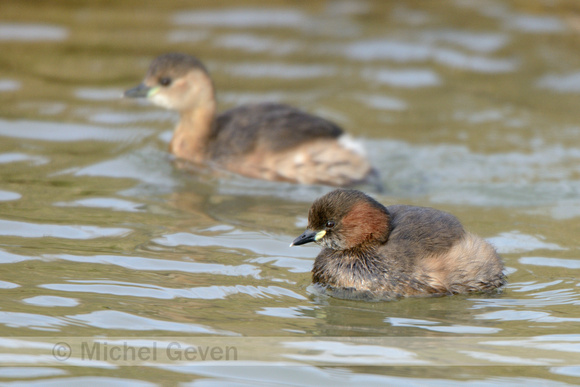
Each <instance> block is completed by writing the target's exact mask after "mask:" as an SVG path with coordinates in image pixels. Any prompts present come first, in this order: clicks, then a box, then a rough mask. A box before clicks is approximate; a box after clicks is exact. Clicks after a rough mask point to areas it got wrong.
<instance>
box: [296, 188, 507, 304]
mask: <svg viewBox="0 0 580 387" xmlns="http://www.w3.org/2000/svg"><path fill="white" fill-rule="evenodd" d="M308 242H316V243H318V244H320V245H321V246H322V247H323V250H322V251H321V252H320V254H318V256H317V257H316V260H315V262H314V268H313V269H312V274H313V275H312V280H313V282H314V283H315V284H319V285H322V286H325V287H327V289H328V290H329V292H330V294H332V295H335V296H338V297H343V298H366V299H393V298H398V297H407V296H429V295H450V294H458V293H471V292H491V291H493V290H495V289H497V288H500V287H501V286H503V285H505V284H506V278H505V276H504V274H503V269H504V266H503V263H502V260H501V258H500V256H499V255H498V254H497V253H496V251H495V249H494V248H493V247H492V246H491V245H490V244H489V243H488V242H486V241H485V240H483V239H482V238H480V237H478V236H476V235H474V234H471V233H469V232H467V231H465V229H464V228H463V226H462V225H461V223H460V222H459V220H457V218H456V217H455V216H453V215H451V214H449V213H446V212H443V211H439V210H436V209H434V208H427V207H415V206H406V205H393V206H388V207H385V206H383V205H382V204H380V203H378V202H377V201H375V200H374V199H372V198H371V197H369V196H367V195H365V194H364V193H362V192H360V191H356V190H347V189H338V190H335V191H332V192H330V193H328V194H326V195H324V196H322V197H320V198H318V199H317V200H316V201H315V202H314V203H313V204H312V207H311V208H310V212H309V213H308V229H307V230H306V231H305V232H304V233H303V234H302V235H301V236H299V237H298V238H296V239H295V240H294V242H293V243H292V244H291V246H292V245H302V244H305V243H308Z"/></svg>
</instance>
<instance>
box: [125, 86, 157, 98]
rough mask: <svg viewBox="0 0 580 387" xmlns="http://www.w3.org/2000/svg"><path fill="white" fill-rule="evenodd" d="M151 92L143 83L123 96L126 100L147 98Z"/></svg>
mask: <svg viewBox="0 0 580 387" xmlns="http://www.w3.org/2000/svg"><path fill="white" fill-rule="evenodd" d="M150 90H151V88H150V87H149V86H147V85H145V84H144V83H141V84H139V85H138V86H136V87H134V88H132V89H129V90H126V91H125V93H123V96H125V97H126V98H146V97H147V94H148V93H149V91H150Z"/></svg>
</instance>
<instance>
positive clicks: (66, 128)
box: [0, 119, 153, 142]
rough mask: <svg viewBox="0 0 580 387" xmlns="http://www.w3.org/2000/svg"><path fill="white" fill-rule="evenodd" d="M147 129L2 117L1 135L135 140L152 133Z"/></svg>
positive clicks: (109, 140) (60, 138)
mask: <svg viewBox="0 0 580 387" xmlns="http://www.w3.org/2000/svg"><path fill="white" fill-rule="evenodd" d="M152 133H153V131H151V130H147V129H130V128H124V129H119V128H115V129H109V128H103V127H99V126H90V125H82V124H67V123H63V122H59V123H53V122H39V121H25V120H19V121H8V120H2V119H0V136H5V137H13V138H22V139H28V140H41V141H51V142H73V141H87V140H96V141H106V142H119V141H135V140H136V139H140V138H144V137H147V136H149V135H151V134H152Z"/></svg>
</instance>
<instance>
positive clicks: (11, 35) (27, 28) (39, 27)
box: [0, 23, 69, 42]
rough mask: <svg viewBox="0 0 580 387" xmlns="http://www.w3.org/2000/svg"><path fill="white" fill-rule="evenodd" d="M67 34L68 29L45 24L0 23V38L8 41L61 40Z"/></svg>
mask: <svg viewBox="0 0 580 387" xmlns="http://www.w3.org/2000/svg"><path fill="white" fill-rule="evenodd" d="M68 35H69V32H68V29H67V28H64V27H59V26H52V25H45V24H25V23H0V40H8V41H24V42H26V41H33V42H38V41H44V40H51V41H62V40H65V39H66V38H67V37H68Z"/></svg>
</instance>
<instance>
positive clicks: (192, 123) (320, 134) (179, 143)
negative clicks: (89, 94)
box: [125, 53, 380, 189]
mask: <svg viewBox="0 0 580 387" xmlns="http://www.w3.org/2000/svg"><path fill="white" fill-rule="evenodd" d="M125 96H126V97H146V98H148V99H149V100H150V101H151V102H153V103H154V104H156V105H159V106H162V107H165V108H167V109H171V110H176V111H178V112H179V114H180V116H181V119H180V122H179V124H178V125H177V128H176V129H175V132H174V135H173V139H172V140H171V144H170V151H171V152H172V153H173V154H175V156H177V157H178V158H181V159H185V160H188V161H190V162H193V163H197V164H200V163H205V164H210V165H214V166H217V167H220V168H224V169H227V170H230V171H232V172H236V173H239V174H241V175H245V176H248V177H253V178H259V179H266V180H278V181H289V182H295V183H303V184H326V185H333V186H349V185H353V184H359V183H367V182H370V183H374V184H376V185H377V187H378V188H379V189H380V186H379V185H380V184H379V183H378V179H377V177H378V176H377V173H376V171H375V170H374V169H373V168H372V166H371V165H370V163H369V162H368V160H367V159H366V157H365V156H364V155H363V154H362V151H361V148H360V146H357V145H353V142H352V140H350V139H349V138H348V136H346V135H345V134H344V133H343V131H342V129H341V128H340V127H338V126H337V125H335V124H334V123H332V122H330V121H327V120H325V119H323V118H320V117H316V116H313V115H311V114H307V113H305V112H302V111H300V110H298V109H296V108H293V107H291V106H288V105H283V104H273V103H265V104H256V105H244V106H240V107H237V108H234V109H231V110H228V111H226V112H224V113H222V114H220V115H218V116H217V117H216V101H215V91H214V87H213V83H212V81H211V78H210V76H209V73H208V71H207V70H206V68H205V67H204V66H203V64H202V63H201V62H200V61H199V60H198V59H196V58H194V57H192V56H189V55H185V54H178V53H172V54H165V55H161V56H159V57H158V58H156V59H155V60H154V61H153V62H152V63H151V66H150V68H149V71H148V72H147V75H146V77H145V80H144V81H143V83H142V84H140V85H139V86H137V87H135V88H133V89H130V90H127V91H126V92H125Z"/></svg>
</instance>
